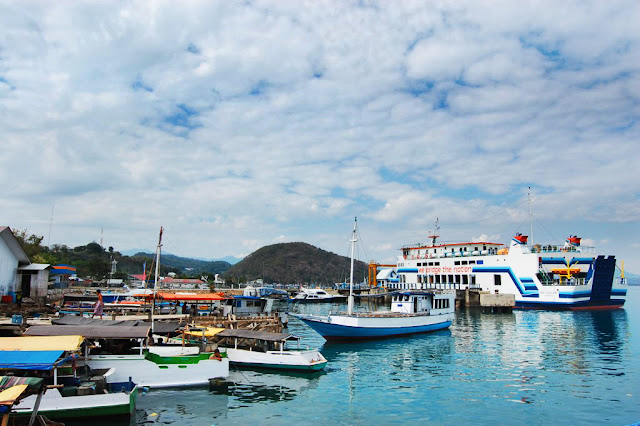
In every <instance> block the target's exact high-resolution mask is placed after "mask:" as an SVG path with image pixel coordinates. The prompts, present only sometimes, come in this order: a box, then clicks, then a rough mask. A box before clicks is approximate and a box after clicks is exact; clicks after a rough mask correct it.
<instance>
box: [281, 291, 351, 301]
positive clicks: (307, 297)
mask: <svg viewBox="0 0 640 426" xmlns="http://www.w3.org/2000/svg"><path fill="white" fill-rule="evenodd" d="M346 299H347V298H346V297H345V296H341V295H336V294H329V293H327V292H326V291H324V290H323V289H321V288H301V289H300V291H299V292H298V293H297V294H296V296H295V297H294V298H293V301H295V302H342V301H345V300H346Z"/></svg>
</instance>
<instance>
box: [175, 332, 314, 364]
mask: <svg viewBox="0 0 640 426" xmlns="http://www.w3.org/2000/svg"><path fill="white" fill-rule="evenodd" d="M184 334H185V336H186V337H188V338H191V339H206V341H207V342H209V343H210V342H217V345H218V347H219V348H220V350H221V352H222V354H226V356H227V358H228V359H229V361H230V362H231V364H233V365H234V366H236V367H247V368H267V369H276V370H295V371H318V370H322V369H323V368H324V367H325V366H326V365H327V360H326V359H325V357H324V356H322V354H321V353H320V352H319V351H317V350H313V349H300V337H298V336H294V335H292V334H289V333H271V332H267V331H256V330H243V329H224V328H214V327H207V328H204V329H201V330H197V329H191V330H189V331H186V332H185V333H184ZM294 340H295V341H297V342H298V348H297V349H292V348H288V347H286V346H287V342H290V341H294ZM173 341H174V342H176V343H179V342H181V340H180V339H174V340H173ZM196 341H197V340H196Z"/></svg>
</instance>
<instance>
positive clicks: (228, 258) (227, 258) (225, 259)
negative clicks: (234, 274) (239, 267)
mask: <svg viewBox="0 0 640 426" xmlns="http://www.w3.org/2000/svg"><path fill="white" fill-rule="evenodd" d="M196 259H198V260H202V261H205V262H227V263H230V264H232V265H235V264H236V263H238V262H240V261H241V260H242V258H241V257H233V256H225V257H221V258H219V259H204V258H201V257H198V258H196Z"/></svg>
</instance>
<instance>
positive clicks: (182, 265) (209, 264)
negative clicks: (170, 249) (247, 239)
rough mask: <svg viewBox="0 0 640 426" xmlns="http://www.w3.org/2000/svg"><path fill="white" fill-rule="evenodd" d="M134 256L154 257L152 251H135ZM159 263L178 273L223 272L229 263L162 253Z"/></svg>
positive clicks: (149, 265)
mask: <svg viewBox="0 0 640 426" xmlns="http://www.w3.org/2000/svg"><path fill="white" fill-rule="evenodd" d="M133 257H134V258H147V259H149V260H152V259H153V258H154V257H155V254H154V253H144V252H140V253H136V254H135V255H134V256H133ZM160 265H161V266H162V267H165V268H168V269H173V270H175V271H176V272H178V273H187V274H199V273H205V272H206V273H209V274H221V275H222V274H224V272H225V271H227V270H228V269H229V268H230V267H231V264H230V263H229V262H225V261H206V260H198V259H190V258H188V257H180V256H175V255H173V254H162V256H161V257H160ZM147 267H151V263H149V262H147Z"/></svg>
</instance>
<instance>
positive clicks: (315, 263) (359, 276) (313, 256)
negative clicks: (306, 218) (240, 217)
mask: <svg viewBox="0 0 640 426" xmlns="http://www.w3.org/2000/svg"><path fill="white" fill-rule="evenodd" d="M350 262H351V260H350V259H349V258H348V257H345V256H339V255H337V254H334V253H331V252H328V251H325V250H322V249H319V248H317V247H314V246H312V245H310V244H307V243H281V244H273V245H270V246H266V247H262V248H261V249H258V250H256V251H255V252H253V253H251V254H250V255H249V256H247V257H245V258H244V259H243V260H242V261H240V262H238V263H237V264H235V265H234V266H232V267H231V268H230V269H229V270H228V271H227V272H225V273H224V277H225V278H227V279H233V281H238V280H239V281H240V282H243V281H245V280H248V281H250V280H255V279H258V278H263V279H264V282H265V283H284V284H291V283H297V284H326V285H331V284H334V283H337V282H345V281H347V280H348V279H349V273H350ZM366 274H367V265H366V263H364V262H361V261H356V262H355V264H354V282H361V281H363V280H364V279H365V277H366Z"/></svg>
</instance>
